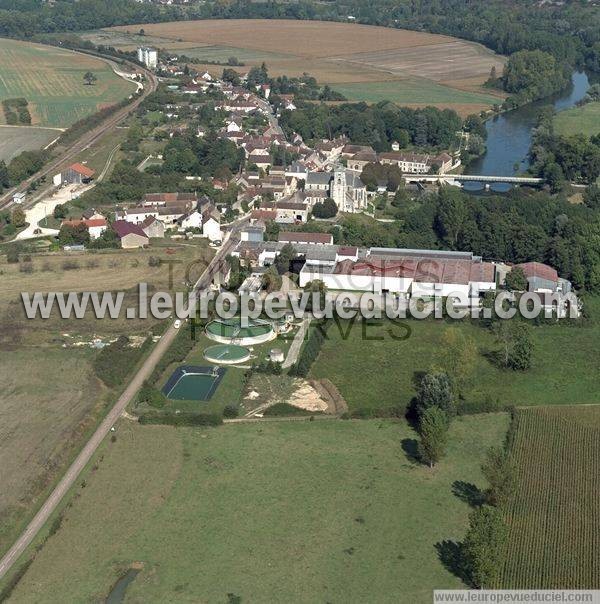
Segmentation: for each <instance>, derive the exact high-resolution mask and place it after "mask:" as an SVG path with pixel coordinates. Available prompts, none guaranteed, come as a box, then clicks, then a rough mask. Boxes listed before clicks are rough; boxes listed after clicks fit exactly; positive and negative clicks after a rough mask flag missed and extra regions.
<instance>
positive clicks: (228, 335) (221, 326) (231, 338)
mask: <svg viewBox="0 0 600 604" xmlns="http://www.w3.org/2000/svg"><path fill="white" fill-rule="evenodd" d="M206 336H207V337H208V338H210V339H211V340H213V341H215V342H219V344H237V345H239V346H255V345H256V344H262V343H263V342H269V341H271V340H273V339H275V338H276V337H277V333H276V332H275V330H274V329H273V325H271V323H269V322H268V321H261V320H260V319H256V320H252V321H250V322H249V323H248V325H246V326H242V324H241V321H240V319H215V320H214V321H211V322H210V323H209V324H208V325H207V326H206Z"/></svg>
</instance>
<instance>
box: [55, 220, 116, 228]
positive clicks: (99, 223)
mask: <svg viewBox="0 0 600 604" xmlns="http://www.w3.org/2000/svg"><path fill="white" fill-rule="evenodd" d="M65 224H66V225H67V226H73V227H74V226H78V225H80V224H85V226H86V227H87V228H88V229H89V228H90V227H101V226H106V220H104V218H93V219H90V220H87V219H85V218H84V219H82V220H63V221H62V223H61V225H65Z"/></svg>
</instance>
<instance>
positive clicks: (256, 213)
mask: <svg viewBox="0 0 600 604" xmlns="http://www.w3.org/2000/svg"><path fill="white" fill-rule="evenodd" d="M250 218H251V219H252V220H275V219H276V218H277V212H276V211H275V210H252V213H251V214H250Z"/></svg>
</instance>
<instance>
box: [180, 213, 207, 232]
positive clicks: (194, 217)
mask: <svg viewBox="0 0 600 604" xmlns="http://www.w3.org/2000/svg"><path fill="white" fill-rule="evenodd" d="M179 224H180V225H181V228H182V229H184V230H185V229H199V228H201V227H202V214H201V213H200V212H199V211H198V210H193V211H192V212H190V213H189V214H186V215H185V216H183V217H182V218H181V219H180V222H179Z"/></svg>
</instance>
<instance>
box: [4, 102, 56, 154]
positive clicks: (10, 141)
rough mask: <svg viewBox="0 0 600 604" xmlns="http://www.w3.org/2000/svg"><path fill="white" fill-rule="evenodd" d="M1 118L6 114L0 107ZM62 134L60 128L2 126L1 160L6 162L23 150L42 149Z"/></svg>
mask: <svg viewBox="0 0 600 604" xmlns="http://www.w3.org/2000/svg"><path fill="white" fill-rule="evenodd" d="M0 114H1V115H0V120H2V119H4V114H3V113H2V111H1V109H0ZM58 136H60V131H59V130H53V129H51V128H36V127H35V126H0V161H4V162H6V163H8V162H10V160H11V159H12V158H13V157H15V156H16V155H19V153H21V152H22V151H34V150H36V149H42V148H43V147H45V146H46V145H48V144H49V143H51V142H52V141H53V140H54V139H55V138H57V137H58Z"/></svg>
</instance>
